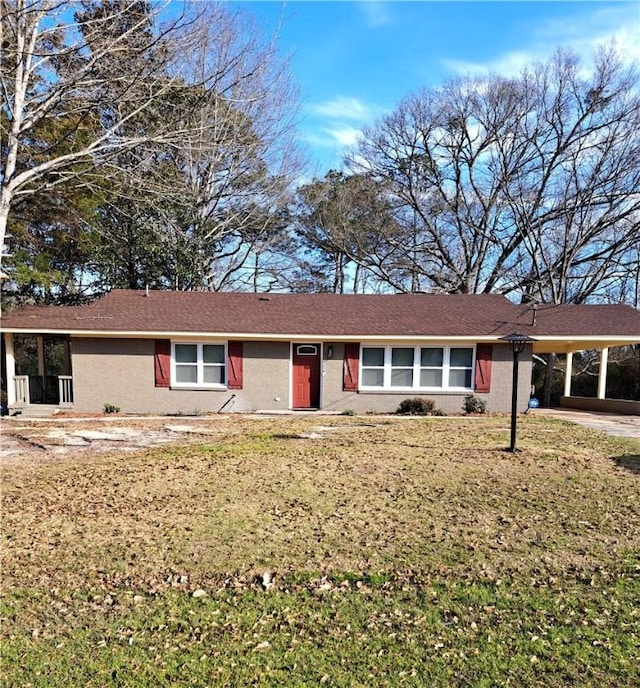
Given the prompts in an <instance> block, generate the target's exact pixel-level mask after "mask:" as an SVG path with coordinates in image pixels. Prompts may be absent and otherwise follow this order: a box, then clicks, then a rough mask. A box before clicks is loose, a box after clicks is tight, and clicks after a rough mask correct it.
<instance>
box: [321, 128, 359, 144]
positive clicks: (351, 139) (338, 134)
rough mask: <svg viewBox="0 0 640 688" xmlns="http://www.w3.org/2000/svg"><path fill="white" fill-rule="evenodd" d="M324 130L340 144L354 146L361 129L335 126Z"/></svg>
mask: <svg viewBox="0 0 640 688" xmlns="http://www.w3.org/2000/svg"><path fill="white" fill-rule="evenodd" d="M324 131H325V132H326V133H327V134H329V136H331V137H332V138H333V140H334V141H336V142H337V143H338V144H339V145H340V146H352V145H353V144H354V143H355V142H356V141H357V140H358V136H359V135H360V129H353V128H351V127H345V128H339V127H338V128H333V127H327V128H326V129H324Z"/></svg>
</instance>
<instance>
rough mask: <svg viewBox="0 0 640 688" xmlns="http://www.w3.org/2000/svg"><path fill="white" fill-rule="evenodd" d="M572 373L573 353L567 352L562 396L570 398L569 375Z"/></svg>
mask: <svg viewBox="0 0 640 688" xmlns="http://www.w3.org/2000/svg"><path fill="white" fill-rule="evenodd" d="M572 372H573V351H567V369H566V370H565V371H564V395H565V397H570V396H571V373H572Z"/></svg>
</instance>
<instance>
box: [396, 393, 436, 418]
mask: <svg viewBox="0 0 640 688" xmlns="http://www.w3.org/2000/svg"><path fill="white" fill-rule="evenodd" d="M435 405H436V404H435V401H433V399H423V398H422V397H413V398H412V399H405V400H404V401H401V402H400V406H398V410H397V411H396V413H400V414H402V415H405V416H428V415H429V414H430V413H432V412H433V409H434V408H435Z"/></svg>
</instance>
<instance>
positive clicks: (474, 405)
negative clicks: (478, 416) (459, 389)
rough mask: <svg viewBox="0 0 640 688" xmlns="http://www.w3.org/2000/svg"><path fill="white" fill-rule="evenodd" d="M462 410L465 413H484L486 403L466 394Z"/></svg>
mask: <svg viewBox="0 0 640 688" xmlns="http://www.w3.org/2000/svg"><path fill="white" fill-rule="evenodd" d="M462 410H463V411H464V412H465V413H485V412H486V410H487V402H486V401H485V400H484V399H480V397H476V396H475V395H473V394H467V396H466V397H465V398H464V402H463V403H462Z"/></svg>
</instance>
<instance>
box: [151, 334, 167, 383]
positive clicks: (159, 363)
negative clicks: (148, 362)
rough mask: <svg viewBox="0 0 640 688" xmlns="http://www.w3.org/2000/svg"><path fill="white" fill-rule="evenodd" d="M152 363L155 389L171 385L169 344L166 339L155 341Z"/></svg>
mask: <svg viewBox="0 0 640 688" xmlns="http://www.w3.org/2000/svg"><path fill="white" fill-rule="evenodd" d="M153 363H154V369H155V375H156V387H169V385H170V384H171V342H170V341H169V340H168V339H156V353H155V356H154V357H153Z"/></svg>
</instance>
